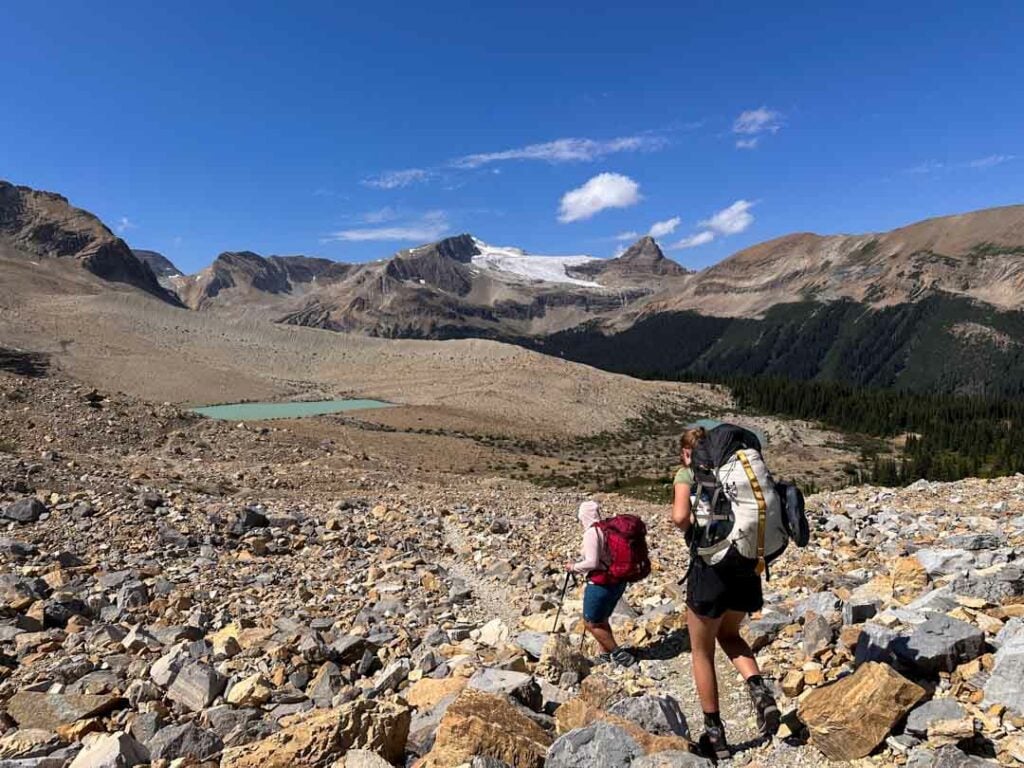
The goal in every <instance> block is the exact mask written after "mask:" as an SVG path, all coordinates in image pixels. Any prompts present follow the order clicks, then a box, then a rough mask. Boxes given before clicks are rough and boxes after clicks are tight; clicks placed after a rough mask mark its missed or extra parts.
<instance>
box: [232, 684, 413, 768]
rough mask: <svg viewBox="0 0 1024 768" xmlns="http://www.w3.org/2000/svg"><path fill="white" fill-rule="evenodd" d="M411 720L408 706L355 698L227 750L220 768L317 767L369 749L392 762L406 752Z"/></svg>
mask: <svg viewBox="0 0 1024 768" xmlns="http://www.w3.org/2000/svg"><path fill="white" fill-rule="evenodd" d="M409 720H410V716H409V708H408V707H405V706H402V705H400V704H393V703H388V702H383V701H373V700H369V699H357V700H356V701H352V702H349V703H348V704H343V705H342V706H340V707H338V708H336V709H326V710H315V711H314V712H312V713H310V714H305V713H303V714H301V715H296V716H295V717H294V718H290V719H289V720H287V721H285V722H283V723H282V725H283V726H284V727H283V728H282V729H281V730H280V731H278V732H277V733H274V734H272V735H270V736H268V737H266V738H264V739H261V740H260V741H256V742H253V743H252V744H246V745H244V746H241V747H233V748H231V749H229V750H226V751H225V752H224V756H223V758H222V759H221V768H292V766H299V765H302V766H310V768H321V767H322V766H328V765H330V764H331V763H332V762H333V761H334V759H335V758H337V757H339V756H340V755H342V754H343V753H345V752H347V751H348V750H350V749H369V750H370V751H372V752H376V753H377V754H379V755H381V756H382V757H383V758H384V759H385V760H387V761H389V762H392V763H396V762H399V761H400V760H401V758H402V755H403V754H404V752H405V741H406V739H407V738H408V735H409Z"/></svg>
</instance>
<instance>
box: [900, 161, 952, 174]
mask: <svg viewBox="0 0 1024 768" xmlns="http://www.w3.org/2000/svg"><path fill="white" fill-rule="evenodd" d="M945 167H946V164H945V163H940V162H939V161H938V160H925V161H924V162H923V163H920V164H918V165H915V166H914V167H913V168H907V173H935V172H936V171H941V170H942V169H943V168H945Z"/></svg>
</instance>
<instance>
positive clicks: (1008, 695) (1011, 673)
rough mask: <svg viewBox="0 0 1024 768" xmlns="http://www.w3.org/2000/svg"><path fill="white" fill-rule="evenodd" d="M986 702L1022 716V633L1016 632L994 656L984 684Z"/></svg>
mask: <svg viewBox="0 0 1024 768" xmlns="http://www.w3.org/2000/svg"><path fill="white" fill-rule="evenodd" d="M985 698H986V700H988V701H990V702H993V703H996V704H1003V705H1004V706H1006V707H1008V708H1010V709H1012V710H1014V711H1016V712H1017V713H1018V714H1021V715H1024V632H1018V633H1017V634H1016V635H1014V636H1013V637H1012V638H1011V639H1010V640H1009V641H1008V642H1006V643H1005V644H1004V645H1003V647H1002V648H1000V649H999V650H998V651H997V652H996V655H995V665H994V666H993V667H992V672H991V674H990V675H989V678H988V682H986V683H985Z"/></svg>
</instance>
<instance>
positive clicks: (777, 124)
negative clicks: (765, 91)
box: [732, 107, 782, 136]
mask: <svg viewBox="0 0 1024 768" xmlns="http://www.w3.org/2000/svg"><path fill="white" fill-rule="evenodd" d="M780 128H782V114H781V113H780V112H776V111H775V110H774V109H768V107H758V108H757V109H748V110H746V111H745V112H740V116H739V117H737V118H736V119H735V120H734V121H733V124H732V132H733V133H739V134H743V135H747V136H754V135H756V134H758V133H765V132H768V133H778V131H779V129H780Z"/></svg>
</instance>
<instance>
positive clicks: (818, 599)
mask: <svg viewBox="0 0 1024 768" xmlns="http://www.w3.org/2000/svg"><path fill="white" fill-rule="evenodd" d="M842 607H843V601H842V600H840V599H839V598H838V597H836V596H835V594H834V593H832V592H827V591H826V592H815V593H814V594H813V595H811V596H810V597H805V598H804V599H803V600H801V601H800V602H799V603H797V604H796V608H794V609H793V616H794V618H797V619H802V618H804V617H805V616H806V615H807V614H808V613H816V614H818V615H819V616H829V615H830V614H832V613H835V612H836V611H841V610H842Z"/></svg>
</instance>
